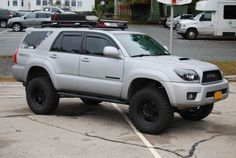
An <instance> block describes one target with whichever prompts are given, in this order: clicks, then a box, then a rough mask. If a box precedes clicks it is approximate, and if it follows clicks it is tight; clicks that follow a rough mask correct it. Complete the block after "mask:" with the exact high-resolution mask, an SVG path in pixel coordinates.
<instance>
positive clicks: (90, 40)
mask: <svg viewBox="0 0 236 158" xmlns="http://www.w3.org/2000/svg"><path fill="white" fill-rule="evenodd" d="M106 46H113V47H114V45H113V44H112V43H111V41H110V40H108V39H107V38H106V37H103V36H96V35H89V34H88V35H87V38H86V47H85V53H86V54H89V55H95V56H103V49H104V48H105V47H106Z"/></svg>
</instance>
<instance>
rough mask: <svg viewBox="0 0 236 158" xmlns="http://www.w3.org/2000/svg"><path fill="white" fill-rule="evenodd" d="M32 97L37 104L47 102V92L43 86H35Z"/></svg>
mask: <svg viewBox="0 0 236 158" xmlns="http://www.w3.org/2000/svg"><path fill="white" fill-rule="evenodd" d="M32 99H33V101H34V103H35V104H36V105H37V106H44V105H45V102H46V92H45V90H44V89H43V88H35V89H34V90H33V93H32Z"/></svg>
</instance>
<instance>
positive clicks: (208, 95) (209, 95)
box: [206, 88, 228, 98]
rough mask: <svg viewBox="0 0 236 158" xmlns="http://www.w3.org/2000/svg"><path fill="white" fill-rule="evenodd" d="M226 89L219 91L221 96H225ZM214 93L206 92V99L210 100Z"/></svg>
mask: <svg viewBox="0 0 236 158" xmlns="http://www.w3.org/2000/svg"><path fill="white" fill-rule="evenodd" d="M227 90H228V89H227V88H225V89H221V90H220V91H221V92H222V94H225V93H227ZM214 93H215V91H212V92H208V93H207V94H206V98H211V97H214Z"/></svg>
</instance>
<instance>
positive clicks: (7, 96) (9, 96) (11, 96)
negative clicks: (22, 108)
mask: <svg viewBox="0 0 236 158" xmlns="http://www.w3.org/2000/svg"><path fill="white" fill-rule="evenodd" d="M24 97H25V96H14V95H6V96H0V98H24Z"/></svg>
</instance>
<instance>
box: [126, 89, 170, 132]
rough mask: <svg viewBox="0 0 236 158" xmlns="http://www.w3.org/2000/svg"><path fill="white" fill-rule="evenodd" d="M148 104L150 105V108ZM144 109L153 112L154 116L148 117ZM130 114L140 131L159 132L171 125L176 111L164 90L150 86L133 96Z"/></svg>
mask: <svg viewBox="0 0 236 158" xmlns="http://www.w3.org/2000/svg"><path fill="white" fill-rule="evenodd" d="M145 102H147V103H148V104H146V103H145ZM149 102H150V105H149ZM145 106H146V107H145ZM148 106H150V107H149V108H148ZM150 108H151V109H150ZM152 108H153V110H152ZM144 109H146V110H147V111H148V110H149V113H153V114H151V115H153V116H151V117H150V118H148V117H147V116H146V115H147V113H145V110H144ZM144 115H145V116H144ZM129 116H130V119H131V121H132V122H133V124H134V126H135V127H136V128H137V129H138V130H139V131H140V132H143V133H149V134H159V133H161V132H163V131H165V130H166V129H167V128H168V127H169V126H170V124H171V122H172V120H173V118H174V112H173V109H172V108H171V106H170V103H169V100H168V97H167V95H166V94H165V92H164V90H158V89H155V88H152V87H148V88H144V89H142V90H140V91H138V92H136V93H135V94H134V96H133V97H132V99H131V102H130V106H129ZM145 117H146V118H145ZM152 117H153V118H152ZM150 120H151V121H150Z"/></svg>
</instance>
